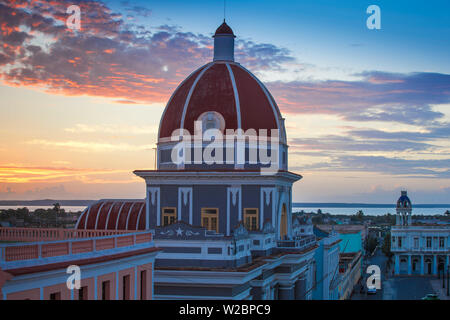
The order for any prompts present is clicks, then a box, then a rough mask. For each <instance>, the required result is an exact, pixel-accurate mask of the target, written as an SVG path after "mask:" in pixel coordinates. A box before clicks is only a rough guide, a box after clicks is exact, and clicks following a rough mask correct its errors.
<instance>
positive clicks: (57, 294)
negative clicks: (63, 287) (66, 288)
mask: <svg viewBox="0 0 450 320" xmlns="http://www.w3.org/2000/svg"><path fill="white" fill-rule="evenodd" d="M50 300H61V292H53V293H50Z"/></svg>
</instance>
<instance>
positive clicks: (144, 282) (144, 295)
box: [141, 270, 147, 300]
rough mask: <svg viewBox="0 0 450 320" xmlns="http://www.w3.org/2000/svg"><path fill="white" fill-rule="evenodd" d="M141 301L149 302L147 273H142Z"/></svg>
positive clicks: (144, 271)
mask: <svg viewBox="0 0 450 320" xmlns="http://www.w3.org/2000/svg"><path fill="white" fill-rule="evenodd" d="M141 300H147V271H146V270H142V271H141Z"/></svg>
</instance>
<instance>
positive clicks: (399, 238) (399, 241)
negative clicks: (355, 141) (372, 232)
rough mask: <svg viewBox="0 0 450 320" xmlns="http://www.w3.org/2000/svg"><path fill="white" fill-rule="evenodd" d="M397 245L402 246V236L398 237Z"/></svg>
mask: <svg viewBox="0 0 450 320" xmlns="http://www.w3.org/2000/svg"><path fill="white" fill-rule="evenodd" d="M398 247H399V248H401V247H402V237H398Z"/></svg>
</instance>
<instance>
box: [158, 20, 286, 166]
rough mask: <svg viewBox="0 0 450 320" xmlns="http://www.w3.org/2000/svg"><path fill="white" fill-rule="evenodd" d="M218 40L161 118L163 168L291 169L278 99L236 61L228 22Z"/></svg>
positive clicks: (159, 141)
mask: <svg viewBox="0 0 450 320" xmlns="http://www.w3.org/2000/svg"><path fill="white" fill-rule="evenodd" d="M213 38H214V57H213V61H212V62H210V63H207V64H206V65H204V66H202V67H200V68H198V69H197V70H195V71H194V72H193V73H191V74H190V75H189V76H188V77H187V78H186V79H185V80H184V81H183V82H182V83H181V84H180V85H179V86H178V88H177V89H176V90H175V91H174V93H173V94H172V96H171V98H170V99H169V102H168V103H167V106H166V108H165V110H164V113H163V115H162V117H161V121H160V126H159V133H158V160H157V167H158V169H161V170H171V169H172V170H176V169H178V170H179V169H195V170H216V169H236V170H242V169H258V168H264V167H271V168H274V169H275V170H278V169H281V170H286V169H287V165H288V164H287V145H286V132H285V127H284V119H283V118H282V116H281V113H280V110H279V109H278V106H277V104H276V102H275V100H274V98H273V97H272V95H271V94H270V92H269V91H268V90H267V88H266V87H265V86H264V84H262V83H261V81H259V80H258V79H257V78H256V77H255V76H254V75H253V74H252V73H251V72H250V71H248V70H247V69H245V68H244V67H243V66H241V65H240V64H239V63H237V62H235V61H234V38H235V35H234V33H233V30H232V29H231V28H230V27H229V26H228V25H227V24H226V22H225V21H224V22H223V23H222V24H221V25H220V26H219V27H218V28H217V30H216V32H215V34H214V36H213ZM213 137H214V138H213ZM219 138H221V139H219ZM213 140H214V141H215V143H214V144H213V145H211V142H212V141H213ZM180 142H182V143H180ZM208 146H210V148H209V149H208V148H207V147H208ZM205 148H207V150H205ZM208 158H209V159H208ZM268 162H270V164H269V163H268Z"/></svg>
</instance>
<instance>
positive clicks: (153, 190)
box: [146, 187, 161, 229]
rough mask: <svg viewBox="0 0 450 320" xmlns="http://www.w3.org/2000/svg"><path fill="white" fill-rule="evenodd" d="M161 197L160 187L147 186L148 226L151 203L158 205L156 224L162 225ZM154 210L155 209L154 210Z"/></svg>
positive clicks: (148, 223)
mask: <svg viewBox="0 0 450 320" xmlns="http://www.w3.org/2000/svg"><path fill="white" fill-rule="evenodd" d="M160 197H161V192H160V188H159V187H147V207H146V211H147V212H146V213H147V219H146V228H147V229H148V228H149V227H150V211H151V210H150V205H151V206H153V207H154V206H156V212H155V215H156V225H157V226H159V225H161V213H160V208H159V207H160ZM153 211H154V210H153Z"/></svg>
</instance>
